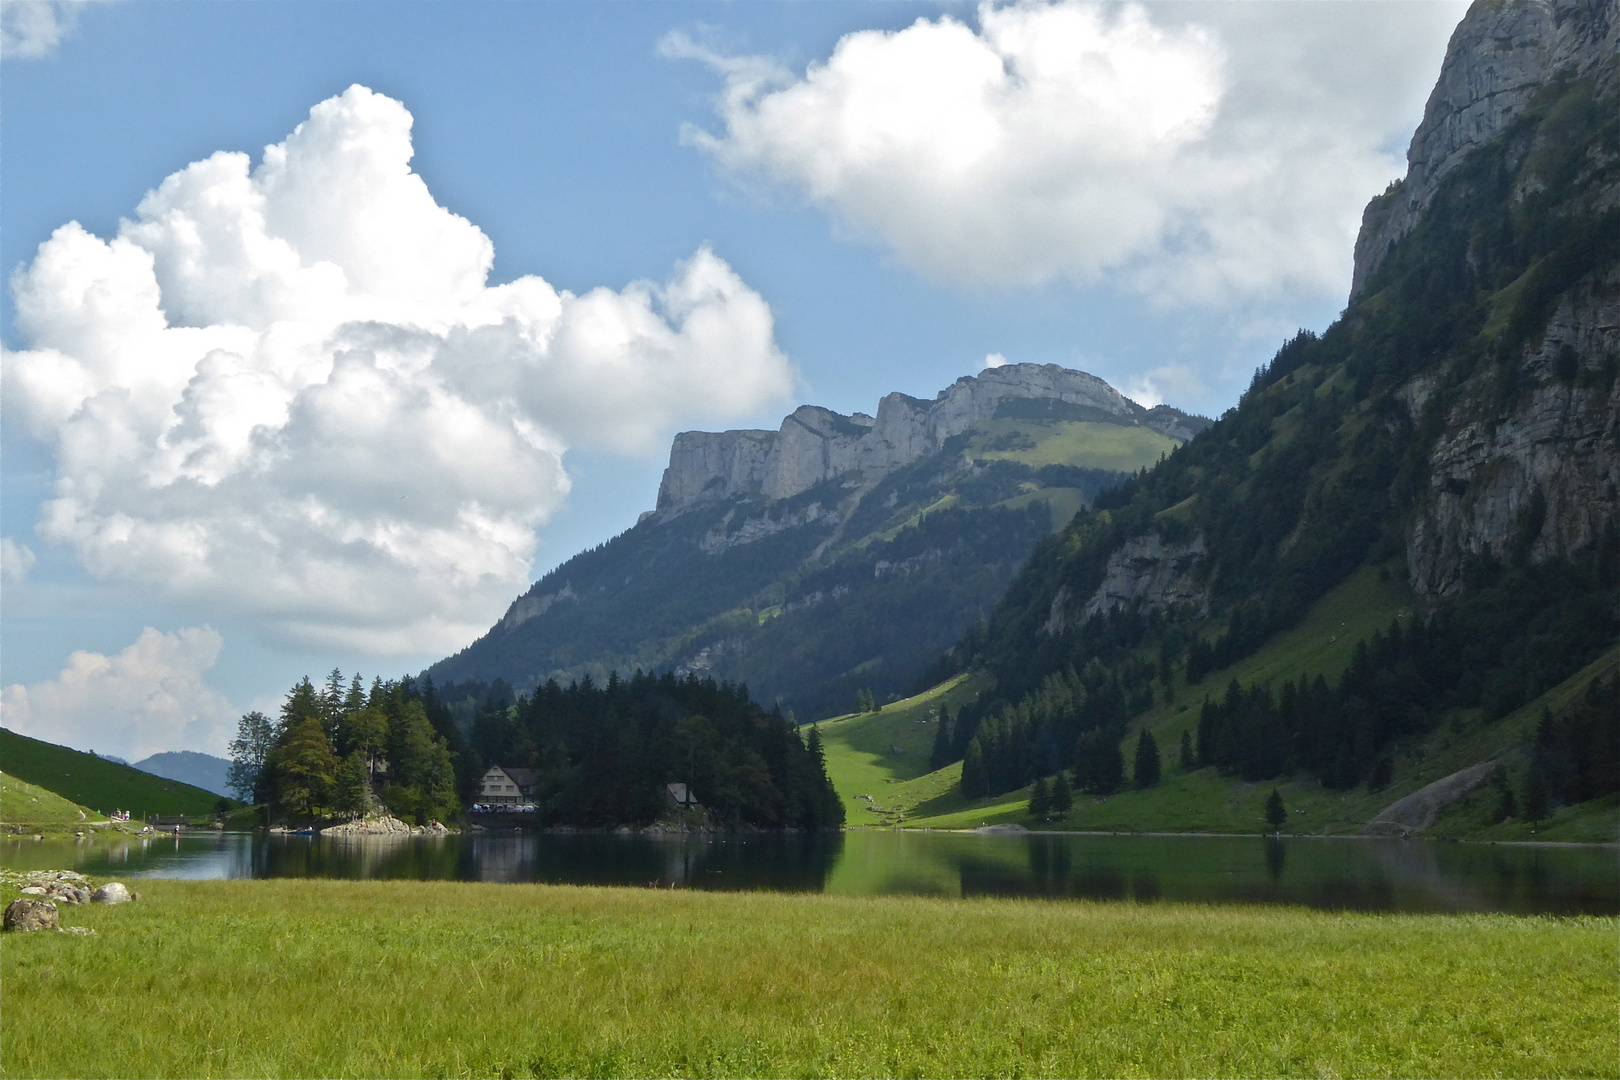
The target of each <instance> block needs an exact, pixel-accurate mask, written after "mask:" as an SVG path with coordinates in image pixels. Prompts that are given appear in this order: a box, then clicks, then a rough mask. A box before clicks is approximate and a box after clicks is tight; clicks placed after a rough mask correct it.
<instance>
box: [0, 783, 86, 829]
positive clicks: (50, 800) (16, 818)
mask: <svg viewBox="0 0 1620 1080" xmlns="http://www.w3.org/2000/svg"><path fill="white" fill-rule="evenodd" d="M102 820H105V819H104V818H103V817H102V816H101V815H100V814H98V813H96V812H95V811H94V810H89V809H86V808H85V807H83V806H80V805H78V804H77V803H72V802H69V801H68V800H66V799H64V798H62V796H60V795H58V794H56V793H55V792H54V791H46V790H45V789H44V788H42V787H39V786H37V785H35V784H30V783H28V782H27V781H26V780H19V779H17V778H16V777H15V776H12V775H10V774H9V773H0V824H6V825H77V824H79V823H80V822H84V821H102Z"/></svg>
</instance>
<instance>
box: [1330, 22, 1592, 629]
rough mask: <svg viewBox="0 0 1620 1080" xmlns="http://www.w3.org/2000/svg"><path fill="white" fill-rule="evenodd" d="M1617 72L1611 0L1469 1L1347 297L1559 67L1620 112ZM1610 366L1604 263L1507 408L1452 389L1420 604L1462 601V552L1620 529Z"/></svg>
mask: <svg viewBox="0 0 1620 1080" xmlns="http://www.w3.org/2000/svg"><path fill="white" fill-rule="evenodd" d="M1617 71H1620V0H1596V2H1594V0H1508V2H1501V3H1483V2H1480V3H1476V4H1475V5H1474V6H1473V7H1472V8H1471V9H1470V10H1469V13H1468V15H1467V17H1466V18H1464V20H1463V22H1462V24H1461V25H1460V26H1459V27H1458V28H1457V31H1456V33H1455V34H1454V35H1453V37H1452V41H1451V46H1450V49H1449V50H1448V53H1447V57H1446V63H1445V68H1444V70H1443V71H1442V72H1441V75H1440V80H1439V83H1438V85H1437V86H1436V88H1435V91H1434V94H1433V96H1432V97H1431V98H1430V100H1429V107H1428V110H1427V112H1426V114H1425V117H1424V121H1423V125H1422V126H1421V127H1420V128H1419V129H1418V132H1417V134H1416V135H1415V136H1414V138H1413V140H1412V147H1411V149H1410V150H1409V151H1408V160H1409V161H1410V171H1409V173H1408V175H1407V178H1406V180H1405V181H1404V182H1403V183H1402V184H1401V185H1400V186H1399V187H1398V188H1397V189H1396V190H1395V191H1392V192H1391V193H1390V194H1388V195H1386V196H1384V197H1383V198H1381V199H1379V200H1374V202H1373V204H1372V205H1371V206H1369V207H1368V211H1367V217H1366V219H1365V221H1364V224H1363V228H1362V235H1361V237H1360V239H1359V240H1358V241H1357V244H1356V283H1357V284H1356V288H1357V289H1358V290H1359V289H1360V288H1362V287H1363V286H1364V285H1365V283H1366V282H1367V280H1368V277H1369V276H1370V275H1371V273H1372V272H1373V271H1374V270H1375V269H1376V268H1377V265H1378V263H1379V260H1380V259H1381V258H1382V257H1383V255H1384V254H1385V253H1387V252H1388V251H1389V250H1390V248H1391V246H1392V245H1393V244H1395V243H1398V242H1399V240H1400V239H1401V238H1402V237H1403V236H1405V235H1406V234H1407V233H1408V232H1409V231H1410V230H1411V229H1412V228H1413V226H1414V225H1415V224H1416V223H1417V221H1418V218H1419V216H1420V215H1421V214H1422V212H1423V210H1424V209H1425V208H1426V207H1427V206H1428V205H1429V202H1430V200H1431V198H1432V197H1433V195H1434V193H1435V191H1436V189H1437V185H1438V184H1439V183H1440V182H1441V181H1442V180H1443V179H1444V178H1445V177H1446V176H1447V175H1448V174H1449V173H1450V172H1452V171H1453V170H1455V169H1456V168H1457V166H1458V165H1459V164H1460V163H1461V162H1462V160H1463V159H1464V158H1465V157H1466V156H1467V154H1468V153H1469V152H1470V151H1472V150H1474V149H1476V148H1478V147H1480V146H1482V145H1484V144H1486V143H1487V142H1489V141H1490V140H1492V139H1494V138H1497V137H1498V136H1500V135H1502V134H1503V133H1504V132H1505V131H1506V130H1507V128H1508V126H1509V124H1511V123H1512V121H1513V120H1515V119H1516V118H1518V117H1520V116H1521V115H1523V114H1524V111H1525V108H1526V106H1527V104H1528V103H1529V102H1530V100H1531V97H1532V96H1533V95H1534V93H1535V92H1536V91H1537V90H1538V89H1539V88H1540V87H1542V86H1544V85H1546V84H1547V83H1548V82H1549V81H1550V80H1553V79H1554V78H1556V77H1558V76H1561V75H1566V74H1567V75H1568V76H1572V77H1574V78H1578V79H1589V80H1591V81H1592V83H1593V84H1594V86H1595V88H1596V93H1597V95H1598V97H1599V100H1600V104H1601V106H1602V107H1608V108H1620V95H1617V94H1616V90H1617V89H1620V75H1617ZM1540 138H1542V136H1540V135H1537V136H1536V139H1537V140H1539V139H1540ZM1537 145H1538V144H1537V143H1536V142H1530V143H1527V145H1526V146H1525V147H1524V148H1523V150H1522V152H1515V153H1513V154H1510V155H1509V157H1508V163H1509V167H1510V168H1513V169H1514V170H1515V171H1516V175H1514V176H1513V177H1512V182H1513V190H1514V191H1515V193H1516V194H1515V197H1516V199H1519V200H1522V199H1523V198H1524V197H1525V195H1526V194H1527V193H1531V192H1534V191H1537V190H1539V187H1540V184H1541V182H1542V181H1541V178H1540V177H1539V176H1538V175H1537V174H1536V173H1535V171H1534V169H1533V168H1532V167H1531V165H1530V164H1529V163H1530V162H1533V160H1534V159H1535V156H1536V155H1535V151H1536V149H1537ZM1595 153H1598V151H1597V150H1596V149H1595V148H1594V149H1593V150H1592V151H1590V152H1589V156H1590V154H1595ZM1593 175H1595V176H1601V175H1604V173H1602V172H1597V173H1594V174H1593ZM1607 175H1608V176H1610V177H1612V176H1613V172H1612V171H1610V172H1609V173H1607ZM1616 205H1620V190H1617V188H1616V185H1615V184H1614V183H1613V181H1612V179H1611V180H1609V181H1594V182H1588V183H1586V184H1584V185H1583V190H1582V191H1581V196H1580V207H1581V208H1582V210H1583V212H1585V213H1587V214H1590V215H1592V218H1593V220H1599V219H1598V218H1597V215H1598V214H1599V213H1600V212H1602V211H1603V210H1606V209H1610V208H1613V207H1614V206H1616ZM1611 220H1612V219H1611ZM1352 299H1354V294H1352ZM1617 363H1620V267H1617V266H1616V265H1615V264H1614V262H1613V261H1612V260H1611V261H1609V262H1608V263H1607V265H1600V266H1599V267H1597V268H1596V269H1595V270H1594V271H1592V272H1591V273H1589V274H1587V275H1586V276H1585V277H1583V278H1582V279H1581V280H1579V281H1577V282H1576V283H1575V284H1574V285H1573V286H1572V287H1571V288H1569V289H1567V290H1566V291H1565V292H1564V293H1563V294H1562V295H1561V296H1559V298H1558V300H1557V304H1556V307H1555V309H1554V311H1553V314H1552V317H1551V318H1550V319H1549V321H1548V323H1547V326H1546V329H1545V330H1544V331H1543V332H1542V334H1541V335H1540V339H1539V340H1534V341H1531V342H1530V343H1529V344H1527V345H1525V346H1523V347H1522V348H1521V349H1520V350H1519V353H1518V355H1517V356H1515V357H1512V358H1510V359H1509V365H1510V366H1512V365H1516V366H1517V369H1518V372H1517V379H1518V381H1519V383H1520V384H1521V385H1522V386H1523V387H1524V388H1525V389H1523V390H1522V391H1520V392H1519V393H1517V394H1515V395H1513V396H1512V402H1511V404H1509V405H1508V406H1506V407H1505V408H1504V407H1503V406H1502V405H1501V404H1499V402H1500V400H1501V397H1502V390H1501V385H1500V380H1499V377H1498V376H1495V375H1493V374H1490V373H1484V374H1476V375H1474V376H1473V377H1471V378H1470V379H1468V380H1467V381H1466V382H1464V383H1462V384H1461V385H1460V386H1456V387H1453V388H1452V391H1451V395H1450V397H1449V399H1448V405H1447V407H1446V413H1445V415H1444V418H1443V423H1442V425H1441V432H1440V435H1439V437H1438V439H1437V441H1436V442H1435V445H1434V446H1433V449H1432V451H1431V453H1430V455H1429V475H1428V479H1427V485H1426V490H1425V491H1424V492H1422V493H1421V495H1420V498H1419V502H1418V505H1417V506H1416V508H1415V511H1414V513H1413V515H1412V518H1411V522H1410V526H1409V530H1408V534H1407V562H1408V566H1409V568H1410V573H1411V581H1412V585H1413V587H1414V588H1415V589H1416V590H1417V592H1418V594H1419V595H1420V596H1422V597H1424V598H1426V599H1429V600H1435V599H1440V598H1444V597H1447V596H1451V595H1453V594H1455V593H1456V592H1458V591H1459V590H1460V589H1461V588H1462V578H1463V568H1464V565H1465V564H1466V562H1467V560H1468V559H1469V557H1470V556H1475V555H1482V554H1485V553H1487V552H1489V553H1490V554H1493V555H1494V556H1496V557H1498V558H1509V557H1519V558H1528V559H1529V560H1531V561H1532V562H1539V561H1542V560H1544V559H1549V558H1555V557H1560V556H1568V555H1573V554H1575V553H1577V552H1579V551H1581V550H1583V549H1586V548H1589V547H1591V546H1592V545H1594V544H1595V543H1597V542H1598V541H1599V540H1600V539H1601V538H1602V536H1603V535H1604V532H1605V530H1608V529H1612V528H1614V527H1615V526H1616V523H1617V522H1620V503H1617V496H1616V489H1617V486H1620V380H1617V379H1616V378H1615V374H1614V369H1615V367H1616V365H1617ZM1449 374H1450V373H1449V372H1448V371H1429V372H1425V373H1424V374H1422V375H1420V376H1419V377H1417V378H1415V379H1413V380H1411V381H1410V382H1409V383H1407V384H1406V385H1405V386H1404V387H1403V388H1402V390H1401V393H1400V399H1401V400H1402V401H1403V402H1404V403H1405V404H1406V406H1407V408H1408V409H1409V410H1410V411H1411V414H1412V416H1413V418H1414V419H1416V418H1417V417H1419V416H1420V415H1421V414H1422V412H1423V409H1424V406H1425V404H1426V403H1427V402H1428V400H1429V398H1430V397H1431V395H1432V394H1433V393H1434V392H1435V390H1436V388H1437V387H1438V386H1440V385H1441V384H1442V383H1443V382H1445V381H1446V380H1447V379H1448V377H1449Z"/></svg>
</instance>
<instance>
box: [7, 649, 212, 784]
mask: <svg viewBox="0 0 1620 1080" xmlns="http://www.w3.org/2000/svg"><path fill="white" fill-rule="evenodd" d="M223 644H224V643H223V641H222V640H221V639H220V636H219V634H217V633H215V632H214V631H213V630H211V629H210V628H208V627H206V626H204V627H189V628H187V629H184V630H180V631H178V632H177V633H173V634H165V633H160V632H159V631H157V630H153V629H152V628H151V627H148V628H147V629H145V630H144V631H142V632H141V636H140V637H138V638H136V639H135V643H134V644H133V645H131V646H129V648H127V649H125V650H124V651H123V652H121V653H118V654H117V655H116V656H103V655H102V654H101V653H94V652H76V653H74V654H73V655H72V656H70V657H68V661H67V664H66V666H64V667H63V668H62V671H61V673H60V674H58V675H57V677H56V678H54V679H50V680H47V681H45V682H41V683H35V684H34V685H32V686H23V685H21V684H13V685H11V686H8V687H6V688H5V690H4V692H0V705H3V706H4V709H3V712H4V716H5V720H6V727H8V728H10V729H11V730H12V731H16V732H19V733H21V734H23V735H28V736H31V737H33V738H36V739H43V740H45V741H46V742H53V743H61V744H66V745H69V746H83V747H92V748H94V749H96V750H97V751H99V752H101V753H104V754H106V753H110V754H117V755H120V756H122V757H124V758H127V759H129V760H131V761H139V760H140V759H141V758H144V757H147V756H148V755H150V754H155V753H159V752H160V751H163V750H172V749H173V748H174V747H175V746H177V745H178V746H185V747H189V748H193V749H198V750H203V751H205V752H207V753H212V754H223V753H224V752H225V744H226V743H227V742H228V741H229V739H230V736H231V734H232V732H233V731H234V730H235V721H234V719H233V715H234V712H233V710H232V708H231V706H230V703H229V702H227V701H226V700H225V699H224V698H223V697H221V696H220V695H219V693H218V692H216V691H215V690H213V689H212V688H211V687H209V685H208V684H207V682H206V681H205V679H204V676H205V675H206V673H207V671H208V669H209V668H211V667H213V666H214V661H216V660H218V659H219V653H220V649H221V647H222V645H223Z"/></svg>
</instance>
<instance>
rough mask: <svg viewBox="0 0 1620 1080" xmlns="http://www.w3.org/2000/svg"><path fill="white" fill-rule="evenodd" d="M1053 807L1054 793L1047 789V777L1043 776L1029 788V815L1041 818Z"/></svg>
mask: <svg viewBox="0 0 1620 1080" xmlns="http://www.w3.org/2000/svg"><path fill="white" fill-rule="evenodd" d="M1051 809H1052V793H1051V792H1050V791H1048V790H1047V787H1046V777H1044V776H1043V777H1041V778H1040V779H1039V780H1037V781H1035V783H1034V785H1033V786H1032V787H1031V788H1030V789H1029V816H1030V817H1032V818H1035V819H1037V820H1039V819H1041V818H1044V817H1045V816H1046V815H1047V814H1048V813H1049V812H1050V811H1051Z"/></svg>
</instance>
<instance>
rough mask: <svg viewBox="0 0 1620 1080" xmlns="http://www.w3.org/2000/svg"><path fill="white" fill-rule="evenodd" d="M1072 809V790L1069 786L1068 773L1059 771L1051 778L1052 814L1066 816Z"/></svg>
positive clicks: (1062, 770)
mask: <svg viewBox="0 0 1620 1080" xmlns="http://www.w3.org/2000/svg"><path fill="white" fill-rule="evenodd" d="M1073 808H1074V788H1072V787H1070V786H1069V774H1068V771H1067V770H1064V769H1059V770H1058V774H1057V775H1056V776H1055V777H1053V778H1052V812H1053V813H1054V814H1067V813H1068V812H1069V811H1070V810H1071V809H1073Z"/></svg>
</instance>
